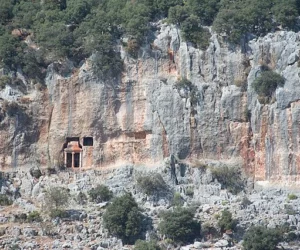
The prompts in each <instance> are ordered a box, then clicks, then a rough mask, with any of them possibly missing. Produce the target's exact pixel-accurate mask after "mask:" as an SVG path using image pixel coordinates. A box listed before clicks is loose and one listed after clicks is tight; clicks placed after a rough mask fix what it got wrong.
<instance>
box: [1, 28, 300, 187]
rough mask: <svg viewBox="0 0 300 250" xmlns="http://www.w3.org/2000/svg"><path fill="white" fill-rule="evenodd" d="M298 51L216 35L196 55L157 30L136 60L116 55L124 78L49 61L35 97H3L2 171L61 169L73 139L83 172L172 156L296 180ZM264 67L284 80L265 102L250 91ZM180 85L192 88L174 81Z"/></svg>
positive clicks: (287, 39)
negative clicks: (8, 108) (13, 111)
mask: <svg viewBox="0 0 300 250" xmlns="http://www.w3.org/2000/svg"><path fill="white" fill-rule="evenodd" d="M299 45H300V41H299V34H298V33H293V32H285V31H280V32H276V33H273V34H268V35H267V36H265V37H263V38H259V39H257V40H253V41H251V42H249V43H248V44H247V45H244V46H242V48H238V47H229V46H228V45H226V44H222V43H220V42H219V41H218V39H217V37H216V36H215V35H213V36H212V37H211V42H210V46H209V47H208V49H207V50H206V51H201V50H198V49H195V48H194V47H192V46H191V45H190V44H187V43H186V42H184V41H182V39H181V37H180V35H179V31H178V30H177V29H176V28H175V27H173V26H167V25H164V24H158V32H157V34H156V39H155V40H154V42H153V44H152V45H151V46H150V47H149V46H145V47H143V48H142V49H141V50H140V52H139V57H138V59H132V58H130V57H128V55H127V54H126V53H125V52H124V51H123V50H122V49H121V55H122V57H123V59H124V73H123V75H122V77H121V78H117V77H116V79H114V80H110V81H109V80H106V81H105V80H104V79H97V78H96V77H95V76H94V75H93V74H92V72H91V62H90V61H89V60H86V61H85V62H84V64H83V65H82V66H81V67H80V68H75V67H74V66H73V65H72V63H71V62H65V63H64V64H59V63H56V64H52V65H50V66H49V68H48V74H47V78H46V84H47V89H46V90H44V91H43V92H42V93H41V92H39V91H37V90H34V91H28V92H27V93H26V91H23V92H22V93H19V92H17V94H14V93H13V94H12V97H11V96H10V95H9V94H7V93H8V91H9V89H8V87H7V88H6V89H5V90H3V91H1V92H0V97H1V98H3V99H4V100H5V101H2V113H1V114H2V116H1V120H0V121H1V136H0V138H1V141H2V145H1V146H0V147H1V148H0V162H1V165H2V166H3V167H10V166H26V165H42V166H58V165H61V164H63V161H64V155H63V149H64V147H65V145H66V142H67V139H66V138H69V139H72V138H73V139H74V138H75V139H76V140H78V139H79V140H80V143H81V145H82V146H83V156H82V157H83V161H84V164H83V165H84V167H103V166H108V165H111V164H118V163H122V164H124V163H133V164H140V163H143V164H149V165H150V164H154V163H156V162H159V161H161V160H162V159H164V158H165V157H167V156H169V155H171V154H173V155H176V156H177V157H178V158H180V159H188V160H193V159H202V160H205V161H211V160H218V161H222V162H225V163H226V162H235V163H238V164H240V165H241V166H243V168H244V169H245V170H246V172H248V173H251V174H253V175H254V176H255V177H256V179H257V180H272V181H282V182H285V181H299V180H298V177H299V166H300V162H299V157H300V152H299V145H300V144H299V140H300V127H299V121H300V109H299V108H300V101H299V99H300V84H299V75H298V74H299V72H300V68H299V67H298V54H299ZM262 64H266V65H268V66H269V67H270V68H271V69H272V70H274V71H276V72H278V73H280V74H281V75H282V76H283V77H284V78H285V79H286V82H285V85H284V87H283V88H278V89H277V90H276V93H275V94H274V98H273V100H272V103H270V104H264V105H263V104H260V103H259V102H258V100H257V95H256V93H255V92H254V91H253V89H252V87H251V83H252V82H253V80H254V79H255V77H256V76H257V75H258V73H259V69H260V65H262ZM185 78H187V79H188V80H189V81H190V82H191V83H192V85H191V86H192V87H189V88H188V87H187V86H180V85H179V84H176V82H178V80H180V79H185ZM29 89H30V86H29ZM14 99H15V100H17V103H18V104H19V106H20V107H19V111H18V113H17V114H18V115H13V116H10V117H9V116H7V115H6V116H5V112H4V111H3V107H4V102H8V103H10V104H11V103H12V101H13V100H14ZM7 100H8V101H7ZM85 137H89V138H91V137H92V139H93V143H92V146H91V145H88V146H86V145H84V144H85V143H84V138H85Z"/></svg>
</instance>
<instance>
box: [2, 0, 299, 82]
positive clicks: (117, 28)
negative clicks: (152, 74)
mask: <svg viewBox="0 0 300 250" xmlns="http://www.w3.org/2000/svg"><path fill="white" fill-rule="evenodd" d="M299 9H300V1H299V0H265V1H259V0H235V1H232V0H168V1H167V0H147V1H146V0H134V1H132V0H102V1H97V0H45V1H32V0H2V1H0V64H1V65H0V66H1V67H3V66H6V67H8V68H9V69H11V70H17V69H22V71H23V72H24V74H25V75H26V76H27V77H29V78H30V79H35V80H36V81H42V79H43V78H44V76H45V69H46V67H47V65H48V64H49V63H51V62H53V61H56V60H59V59H63V58H66V57H67V58H70V59H72V60H73V61H74V62H77V63H79V62H80V61H81V60H83V59H85V58H87V57H89V56H90V55H91V54H92V53H94V54H95V56H94V57H93V69H94V72H95V73H96V74H97V75H98V76H100V77H103V78H106V77H110V78H113V77H116V76H117V75H118V73H120V72H121V71H122V60H121V58H120V55H119V53H118V50H117V45H118V44H119V43H120V41H121V43H122V44H123V45H124V46H125V47H126V48H127V51H128V52H129V53H130V54H131V55H132V56H133V57H134V56H137V55H138V53H137V52H138V50H139V47H140V46H141V45H142V44H143V43H144V42H145V41H146V37H150V36H149V34H150V32H151V31H152V29H153V26H152V25H151V21H157V20H159V19H162V18H166V17H167V18H168V19H167V20H168V22H170V23H173V24H176V25H177V26H178V27H180V28H181V30H182V35H183V38H184V39H186V40H188V41H190V42H192V43H193V44H194V45H195V46H198V47H199V48H202V49H205V48H206V47H207V45H208V38H209V36H210V34H209V31H208V29H207V28H206V27H205V26H207V25H212V26H213V29H214V30H215V31H217V32H218V33H219V34H222V35H224V37H225V39H227V40H228V41H231V42H235V43H238V42H239V40H240V38H242V37H243V36H244V35H245V34H247V33H251V34H253V35H255V36H259V35H264V34H266V33H267V32H269V31H273V30H275V29H276V28H277V27H279V26H281V27H282V28H285V29H297V27H296V17H297V16H298V15H299ZM17 29H19V30H17ZM123 38H126V39H123ZM25 41H26V42H25ZM147 41H148V42H149V39H147Z"/></svg>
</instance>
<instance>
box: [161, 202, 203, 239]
mask: <svg viewBox="0 0 300 250" xmlns="http://www.w3.org/2000/svg"><path fill="white" fill-rule="evenodd" d="M159 231H160V233H161V234H163V235H165V236H166V237H167V238H168V239H171V240H173V241H174V242H179V243H188V242H192V241H193V240H194V239H195V238H197V237H200V223H199V222H198V221H196V220H194V211H193V210H191V209H188V208H182V207H176V208H175V209H174V210H173V211H167V212H163V213H162V221H161V222H160V224H159Z"/></svg>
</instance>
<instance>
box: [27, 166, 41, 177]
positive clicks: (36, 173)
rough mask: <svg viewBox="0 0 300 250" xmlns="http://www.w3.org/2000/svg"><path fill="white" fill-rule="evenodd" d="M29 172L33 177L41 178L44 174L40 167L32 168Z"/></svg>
mask: <svg viewBox="0 0 300 250" xmlns="http://www.w3.org/2000/svg"><path fill="white" fill-rule="evenodd" d="M29 173H30V175H31V176H32V177H34V178H36V179H39V178H40V177H41V176H42V172H41V170H40V169H39V168H31V169H30V170H29Z"/></svg>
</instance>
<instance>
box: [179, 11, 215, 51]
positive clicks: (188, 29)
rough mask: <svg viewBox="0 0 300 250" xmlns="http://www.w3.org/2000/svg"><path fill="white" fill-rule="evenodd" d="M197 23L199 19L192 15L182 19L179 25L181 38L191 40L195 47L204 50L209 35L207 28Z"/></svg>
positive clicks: (206, 46)
mask: <svg viewBox="0 0 300 250" xmlns="http://www.w3.org/2000/svg"><path fill="white" fill-rule="evenodd" d="M199 23H200V19H199V18H198V17H196V16H194V15H191V16H190V17H188V18H187V19H186V20H184V21H183V22H182V25H181V29H182V33H183V38H184V39H185V40H187V41H189V42H192V43H193V44H194V45H195V46H196V47H198V48H200V49H202V50H206V49H207V48H208V46H209V39H210V37H211V35H210V32H209V30H208V29H207V28H203V27H201V26H200V25H199Z"/></svg>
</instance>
